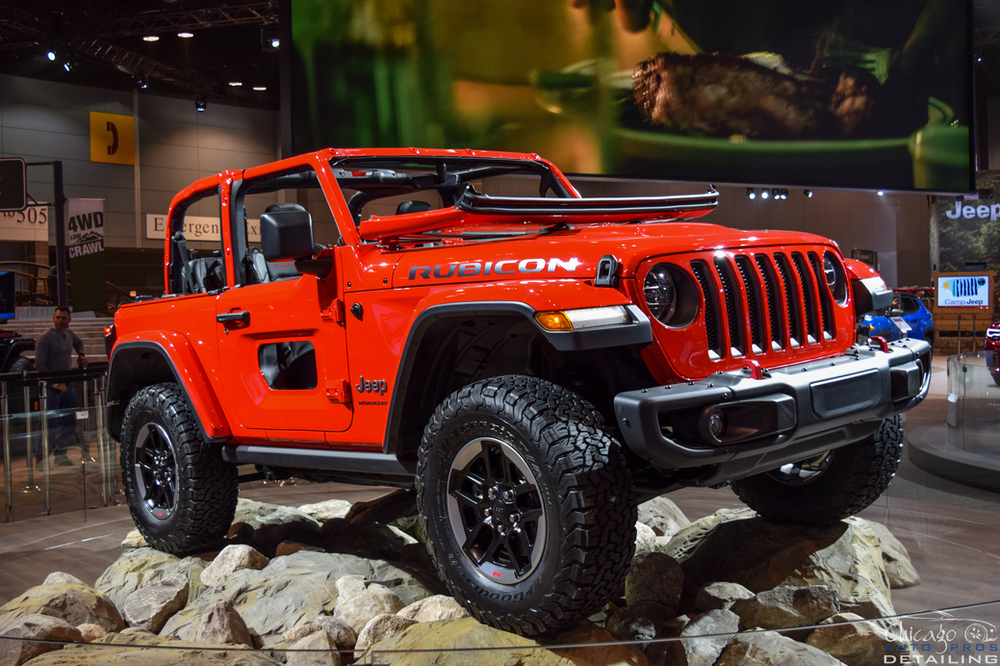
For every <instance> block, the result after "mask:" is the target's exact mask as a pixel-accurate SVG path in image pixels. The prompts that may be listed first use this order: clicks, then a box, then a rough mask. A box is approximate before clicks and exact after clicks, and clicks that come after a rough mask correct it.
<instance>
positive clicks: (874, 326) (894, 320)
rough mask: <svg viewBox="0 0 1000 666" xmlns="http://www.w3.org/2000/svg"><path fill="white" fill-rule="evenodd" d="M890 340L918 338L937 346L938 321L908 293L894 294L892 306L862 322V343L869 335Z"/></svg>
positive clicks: (897, 292) (860, 337)
mask: <svg viewBox="0 0 1000 666" xmlns="http://www.w3.org/2000/svg"><path fill="white" fill-rule="evenodd" d="M875 335H877V336H879V337H882V338H885V339H886V340H899V339H900V338H916V339H918V340H926V341H927V343H928V344H929V345H930V346H931V347H932V348H933V347H934V336H935V331H934V318H933V317H932V316H931V313H930V311H929V310H928V309H927V308H926V307H925V306H924V304H923V303H922V302H921V301H920V299H919V298H917V297H916V296H914V295H913V294H909V293H906V292H905V291H896V292H893V294H892V305H890V306H889V307H888V308H883V309H882V310H875V311H873V312H869V313H868V314H866V315H865V316H864V317H862V318H861V321H859V322H858V342H866V341H867V340H868V338H869V336H875Z"/></svg>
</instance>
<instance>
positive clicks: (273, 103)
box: [0, 0, 280, 110]
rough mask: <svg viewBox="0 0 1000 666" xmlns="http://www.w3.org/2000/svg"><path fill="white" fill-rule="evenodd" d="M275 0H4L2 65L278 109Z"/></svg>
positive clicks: (58, 77) (69, 79)
mask: <svg viewBox="0 0 1000 666" xmlns="http://www.w3.org/2000/svg"><path fill="white" fill-rule="evenodd" d="M278 5H279V2H278V0H263V1H256V2H221V1H219V0H213V1H208V2H206V1H205V0H72V1H71V2H67V1H65V0H30V1H26V0H11V1H4V0H0V71H2V72H5V73H9V74H15V75H18V76H26V77H32V78H41V79H46V80H52V81H61V82H66V83H74V84H81V85H88V86H97V87H103V88H112V89H119V90H130V89H134V88H139V89H142V90H146V91H148V92H150V93H154V94H161V95H171V96H190V97H191V98H192V99H194V98H202V99H205V100H206V101H212V100H215V101H225V102H228V103H231V104H237V105H240V106H248V107H256V108H264V109H273V110H276V109H277V108H278V97H279V95H278V84H279V73H278V72H279V66H278V61H279V57H280V53H279V49H280V46H279V45H277V44H272V39H277V37H278Z"/></svg>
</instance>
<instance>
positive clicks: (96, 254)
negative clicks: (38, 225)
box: [66, 199, 108, 312]
mask: <svg viewBox="0 0 1000 666" xmlns="http://www.w3.org/2000/svg"><path fill="white" fill-rule="evenodd" d="M68 209H69V210H68V212H69V215H68V219H67V221H66V254H67V256H68V257H69V272H70V300H71V302H72V304H73V309H74V310H75V311H77V312H84V311H87V310H103V309H105V308H106V307H107V306H108V297H107V293H106V291H107V289H106V287H105V280H104V199H70V200H69V201H68Z"/></svg>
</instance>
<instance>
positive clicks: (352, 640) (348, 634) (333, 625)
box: [314, 617, 358, 650]
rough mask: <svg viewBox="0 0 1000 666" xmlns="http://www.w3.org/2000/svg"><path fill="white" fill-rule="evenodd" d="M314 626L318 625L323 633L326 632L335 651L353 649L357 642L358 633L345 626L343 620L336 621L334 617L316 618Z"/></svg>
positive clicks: (352, 628)
mask: <svg viewBox="0 0 1000 666" xmlns="http://www.w3.org/2000/svg"><path fill="white" fill-rule="evenodd" d="M314 624H318V625H319V626H320V627H322V628H323V630H324V631H326V633H328V634H329V635H330V638H332V639H333V642H334V644H335V645H336V646H337V649H339V650H353V649H354V646H355V644H356V643H357V641H358V632H356V631H354V627H352V626H351V625H349V624H347V623H346V622H344V621H343V620H338V619H337V618H335V617H318V618H316V620H315V621H314Z"/></svg>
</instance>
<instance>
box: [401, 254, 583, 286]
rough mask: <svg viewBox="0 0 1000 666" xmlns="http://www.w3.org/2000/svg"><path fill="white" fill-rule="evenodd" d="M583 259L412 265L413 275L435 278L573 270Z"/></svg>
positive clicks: (537, 259) (504, 260)
mask: <svg viewBox="0 0 1000 666" xmlns="http://www.w3.org/2000/svg"><path fill="white" fill-rule="evenodd" d="M580 263H581V262H580V259H579V258H577V257H572V258H570V259H559V258H557V257H551V258H548V259H544V258H536V259H501V260H500V261H496V262H493V261H486V262H482V261H468V262H455V261H453V262H449V263H447V264H435V265H433V266H411V267H410V275H409V279H411V280H431V279H434V278H452V277H460V278H473V277H479V276H490V275H499V276H504V275H537V274H539V273H555V272H556V271H560V270H562V271H567V272H570V273H571V272H573V271H575V270H576V269H577V268H579V266H580Z"/></svg>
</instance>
